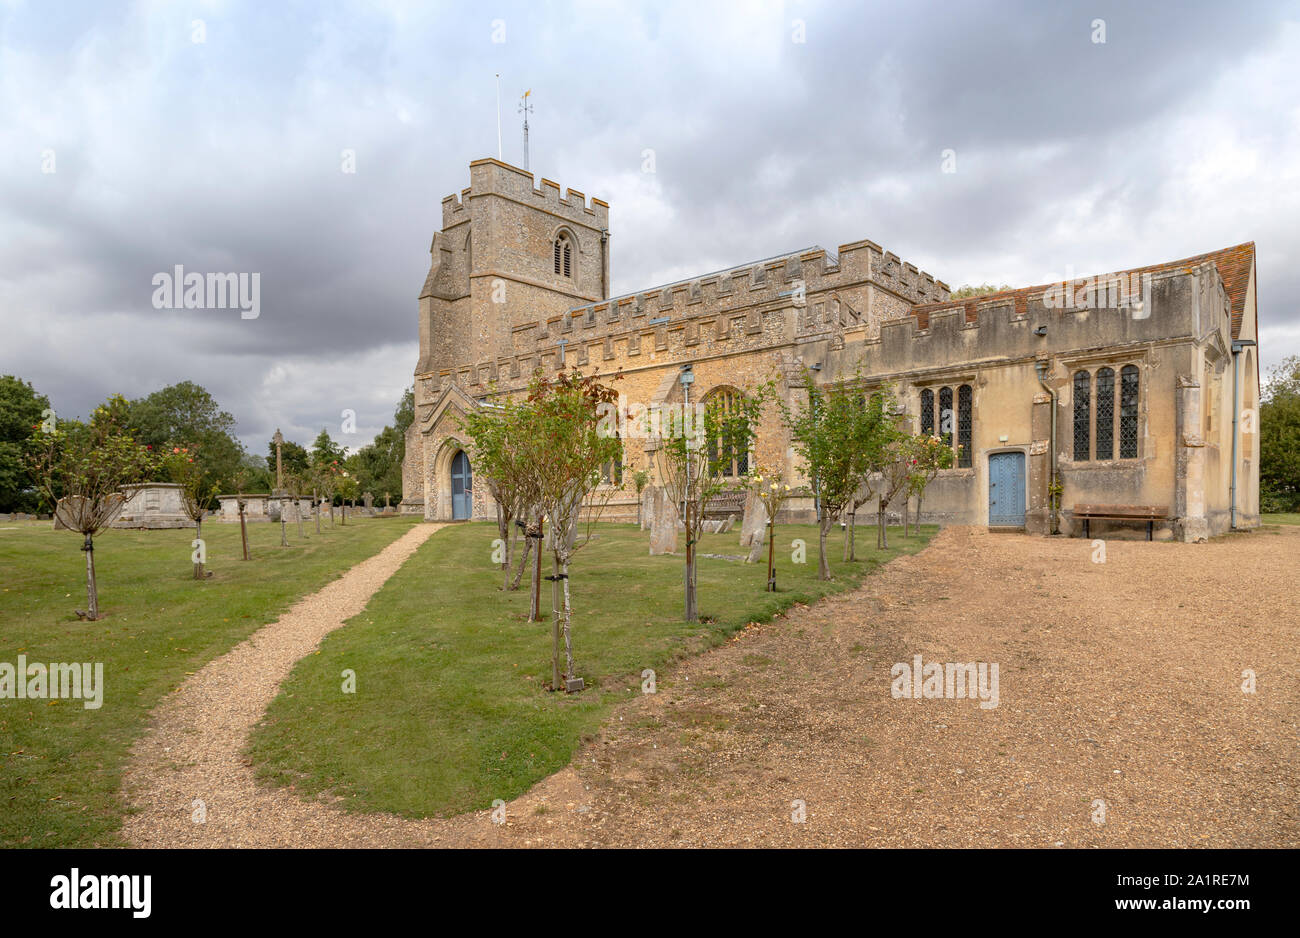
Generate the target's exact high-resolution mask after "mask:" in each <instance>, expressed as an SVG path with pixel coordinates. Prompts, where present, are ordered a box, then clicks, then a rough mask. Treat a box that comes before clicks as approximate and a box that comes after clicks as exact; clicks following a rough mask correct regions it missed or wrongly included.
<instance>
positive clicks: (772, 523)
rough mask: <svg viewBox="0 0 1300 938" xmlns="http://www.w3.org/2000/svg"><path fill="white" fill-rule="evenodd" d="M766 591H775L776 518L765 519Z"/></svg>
mask: <svg viewBox="0 0 1300 938" xmlns="http://www.w3.org/2000/svg"><path fill="white" fill-rule="evenodd" d="M767 591H768V592H769V593H775V592H776V519H774V518H768V519H767Z"/></svg>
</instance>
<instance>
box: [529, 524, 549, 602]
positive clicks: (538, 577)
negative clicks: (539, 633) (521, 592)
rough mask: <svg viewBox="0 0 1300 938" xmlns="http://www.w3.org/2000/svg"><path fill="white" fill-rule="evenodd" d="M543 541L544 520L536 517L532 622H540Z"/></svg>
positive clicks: (544, 537) (544, 534)
mask: <svg viewBox="0 0 1300 938" xmlns="http://www.w3.org/2000/svg"><path fill="white" fill-rule="evenodd" d="M545 539H546V518H545V517H538V519H537V536H536V537H535V538H533V543H534V545H535V549H536V551H537V562H536V564H535V565H534V566H533V601H532V620H533V621H534V622H541V621H542V543H543V542H544V541H545Z"/></svg>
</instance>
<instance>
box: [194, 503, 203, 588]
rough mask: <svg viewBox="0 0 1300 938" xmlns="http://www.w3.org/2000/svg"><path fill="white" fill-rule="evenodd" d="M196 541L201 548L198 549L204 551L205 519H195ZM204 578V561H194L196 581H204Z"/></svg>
mask: <svg viewBox="0 0 1300 938" xmlns="http://www.w3.org/2000/svg"><path fill="white" fill-rule="evenodd" d="M194 540H196V541H198V542H199V547H198V549H199V550H200V551H201V550H203V549H204V548H203V519H202V518H195V519H194ZM199 556H200V557H201V556H203V555H202V554H200V555H199ZM203 578H204V576H203V561H202V560H196V561H194V579H196V580H202V579H203Z"/></svg>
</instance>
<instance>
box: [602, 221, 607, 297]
mask: <svg viewBox="0 0 1300 938" xmlns="http://www.w3.org/2000/svg"><path fill="white" fill-rule="evenodd" d="M600 298H601V299H602V300H607V299H609V229H608V228H602V229H600Z"/></svg>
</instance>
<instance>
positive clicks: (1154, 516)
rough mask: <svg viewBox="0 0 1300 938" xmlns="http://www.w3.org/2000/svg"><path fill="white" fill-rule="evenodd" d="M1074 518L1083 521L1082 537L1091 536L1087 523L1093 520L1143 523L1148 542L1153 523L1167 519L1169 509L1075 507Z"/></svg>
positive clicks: (1110, 506)
mask: <svg viewBox="0 0 1300 938" xmlns="http://www.w3.org/2000/svg"><path fill="white" fill-rule="evenodd" d="M1074 517H1076V518H1081V519H1083V536H1084V537H1091V536H1092V534H1091V532H1090V531H1089V526H1088V522H1089V521H1091V520H1092V519H1093V518H1096V519H1098V520H1104V521H1145V522H1146V525H1147V540H1148V541H1149V540H1151V532H1152V528H1153V527H1154V525H1155V522H1157V521H1162V520H1164V519H1165V518H1167V517H1169V509H1168V508H1157V507H1155V506H1154V505H1075V506H1074Z"/></svg>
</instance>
